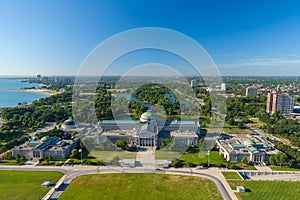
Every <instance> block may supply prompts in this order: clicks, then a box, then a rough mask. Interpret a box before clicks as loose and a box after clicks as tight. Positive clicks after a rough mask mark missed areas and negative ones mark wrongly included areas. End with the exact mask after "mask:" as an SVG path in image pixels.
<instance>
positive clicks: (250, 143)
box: [243, 139, 255, 145]
mask: <svg viewBox="0 0 300 200" xmlns="http://www.w3.org/2000/svg"><path fill="white" fill-rule="evenodd" d="M243 144H245V145H253V144H255V142H254V141H253V140H250V139H246V140H244V142H243Z"/></svg>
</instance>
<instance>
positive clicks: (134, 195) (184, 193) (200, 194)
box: [60, 174, 222, 200]
mask: <svg viewBox="0 0 300 200" xmlns="http://www.w3.org/2000/svg"><path fill="white" fill-rule="evenodd" d="M64 199H66V200H69V199H79V200H80V199H103V200H105V199H107V200H113V199H134V200H148V199H149V200H153V199H180V200H185V199H187V200H192V199H206V200H209V199H212V200H215V199H222V198H221V196H220V194H219V192H218V190H217V188H216V186H215V184H214V183H213V182H212V181H210V180H207V179H203V178H198V177H188V176H177V175H159V174H105V175H86V176H81V177H78V178H76V179H75V180H73V181H72V183H71V184H70V185H69V187H68V188H67V189H66V191H64V192H63V194H62V196H61V197H60V200H64Z"/></svg>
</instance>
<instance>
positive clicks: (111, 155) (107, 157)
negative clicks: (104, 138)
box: [89, 151, 137, 162]
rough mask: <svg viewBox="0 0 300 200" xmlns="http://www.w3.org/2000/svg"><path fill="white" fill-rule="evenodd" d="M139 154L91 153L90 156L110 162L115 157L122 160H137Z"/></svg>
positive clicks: (127, 152)
mask: <svg viewBox="0 0 300 200" xmlns="http://www.w3.org/2000/svg"><path fill="white" fill-rule="evenodd" d="M136 154H137V152H129V151H91V152H90V154H89V156H91V157H95V158H97V159H98V160H101V161H104V162H109V161H111V160H112V159H114V158H115V157H118V158H120V159H135V158H136Z"/></svg>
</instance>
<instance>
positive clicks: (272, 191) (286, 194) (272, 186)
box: [228, 180, 300, 200]
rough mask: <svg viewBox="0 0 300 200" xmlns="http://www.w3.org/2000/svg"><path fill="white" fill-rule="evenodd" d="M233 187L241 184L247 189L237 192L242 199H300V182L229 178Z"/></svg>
mask: <svg viewBox="0 0 300 200" xmlns="http://www.w3.org/2000/svg"><path fill="white" fill-rule="evenodd" d="M228 182H229V185H230V186H231V188H232V189H234V190H235V189H236V186H238V185H241V186H244V187H245V189H246V192H245V193H236V195H237V197H238V198H239V199H242V200H253V199H263V200H299V199H300V182H284V181H239V180H228Z"/></svg>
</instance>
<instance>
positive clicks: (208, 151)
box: [207, 150, 210, 167]
mask: <svg viewBox="0 0 300 200" xmlns="http://www.w3.org/2000/svg"><path fill="white" fill-rule="evenodd" d="M209 153H210V150H207V167H209V162H210V160H209Z"/></svg>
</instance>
